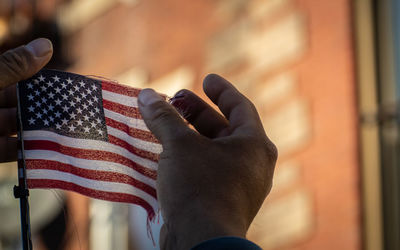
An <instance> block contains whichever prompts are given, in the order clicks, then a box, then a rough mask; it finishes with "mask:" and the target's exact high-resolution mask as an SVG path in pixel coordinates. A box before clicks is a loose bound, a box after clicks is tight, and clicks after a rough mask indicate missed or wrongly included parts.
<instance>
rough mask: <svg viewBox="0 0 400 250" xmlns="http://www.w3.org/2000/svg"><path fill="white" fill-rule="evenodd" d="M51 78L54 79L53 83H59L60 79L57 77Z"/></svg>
mask: <svg viewBox="0 0 400 250" xmlns="http://www.w3.org/2000/svg"><path fill="white" fill-rule="evenodd" d="M52 78H53V79H54V82H59V81H60V78H59V77H58V76H53V77H52Z"/></svg>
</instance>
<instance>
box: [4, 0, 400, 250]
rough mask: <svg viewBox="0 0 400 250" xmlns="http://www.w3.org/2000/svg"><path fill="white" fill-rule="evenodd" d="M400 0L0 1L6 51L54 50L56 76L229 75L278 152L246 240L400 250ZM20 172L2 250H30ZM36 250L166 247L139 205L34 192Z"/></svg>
mask: <svg viewBox="0 0 400 250" xmlns="http://www.w3.org/2000/svg"><path fill="white" fill-rule="evenodd" d="M399 11H400V1H399V0H375V1H374V0H353V1H351V0H330V1H321V0H197V1H185V0H163V1H156V0H64V1H63V0H0V51H1V52H4V51H5V50H7V49H9V48H13V47H16V46H19V45H22V44H25V43H27V42H29V41H30V40H32V39H34V38H37V37H47V38H49V39H51V40H52V42H53V44H54V47H55V54H54V57H53V59H52V61H51V62H50V63H49V65H48V67H49V68H56V69H61V70H67V71H71V72H75V73H79V74H85V75H97V76H103V77H107V78H110V79H115V80H118V81H119V82H120V83H123V84H128V85H131V86H133V87H139V88H142V87H152V88H155V89H156V90H157V91H159V92H162V93H166V94H168V95H170V96H172V95H173V94H174V93H175V92H176V91H177V90H179V89H181V88H187V89H191V90H194V91H195V92H197V93H198V94H199V95H201V96H203V97H204V94H203V93H202V87H201V86H202V79H203V78H204V76H205V75H206V74H207V73H209V72H214V73H218V74H221V75H223V76H224V77H226V78H228V79H229V80H230V81H231V82H233V83H234V84H235V85H236V86H237V87H238V88H239V89H240V90H241V91H243V92H244V93H245V94H246V95H247V96H248V97H249V98H250V99H251V100H252V101H253V102H254V103H255V105H256V106H257V107H258V110H259V112H260V114H261V116H262V120H263V124H264V127H265V130H266V132H267V134H268V135H269V136H270V138H271V139H272V140H273V141H274V142H275V143H276V145H277V146H278V149H279V160H278V165H277V168H276V174H275V179H274V187H273V190H272V192H271V194H270V195H269V197H268V199H267V200H266V201H265V203H264V205H263V207H262V208H261V210H260V212H259V214H258V216H257V217H256V219H255V221H254V223H253V225H252V227H251V228H250V231H249V233H248V238H249V239H250V240H253V241H255V242H256V243H257V244H259V245H260V246H261V247H263V248H264V249H291V250H292V249H293V250H295V249H296V250H297V249H307V250H308V249H310V250H314V249H315V250H317V249H332V250H333V249H335V250H336V249H341V250H346V249H354V250H356V249H367V250H381V249H387V250H389V249H390V250H392V249H400V184H399V183H400V169H399V168H400V163H399V156H400V150H399V149H400V143H399V122H400V119H399V98H400V47H399V45H400V43H399V42H400V17H399V15H398V12H399ZM16 175H17V168H16V164H15V163H6V164H1V165H0V249H1V250H3V249H20V248H21V246H20V242H19V237H20V232H19V206H18V201H16V200H15V199H14V198H13V197H12V192H11V190H12V186H13V185H14V184H15V183H16ZM30 202H31V222H32V230H33V235H34V236H33V239H34V244H35V249H82V250H86V249H97V250H103V249H104V250H108V249H110V250H111V249H121V250H124V249H153V248H158V232H159V228H160V226H161V223H162V221H160V222H159V223H156V224H154V225H153V226H152V231H153V234H154V236H155V239H156V246H153V244H152V242H151V240H150V239H149V237H148V236H147V231H146V213H145V211H144V210H142V209H141V208H140V207H137V206H133V205H127V204H119V203H112V202H104V201H99V200H92V199H88V198H85V197H83V196H80V195H77V194H74V193H67V192H61V191H54V190H53V191H48V190H33V191H32V195H31V197H30ZM194 226H195V225H194Z"/></svg>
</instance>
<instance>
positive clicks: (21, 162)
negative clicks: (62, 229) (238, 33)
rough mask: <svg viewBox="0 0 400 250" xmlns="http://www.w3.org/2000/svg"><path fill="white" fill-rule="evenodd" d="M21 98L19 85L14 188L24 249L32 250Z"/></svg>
mask: <svg viewBox="0 0 400 250" xmlns="http://www.w3.org/2000/svg"><path fill="white" fill-rule="evenodd" d="M19 100H20V96H19V89H18V84H17V102H18V109H17V126H18V133H17V134H18V186H14V197H15V198H16V199H19V204H20V213H21V236H22V249H23V250H32V249H33V248H32V240H31V223H30V217H29V200H28V196H29V190H28V187H27V185H26V169H25V154H24V150H23V149H24V141H23V140H22V131H23V129H22V119H21V106H20V102H19Z"/></svg>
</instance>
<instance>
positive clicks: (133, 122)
mask: <svg viewBox="0 0 400 250" xmlns="http://www.w3.org/2000/svg"><path fill="white" fill-rule="evenodd" d="M104 115H105V117H108V118H111V119H113V120H115V121H117V122H121V123H123V124H126V125H128V126H129V127H132V128H137V129H141V130H145V131H149V129H148V128H147V126H146V124H145V123H144V121H143V120H142V119H136V118H131V117H128V116H124V115H121V114H119V113H117V112H114V111H111V110H108V109H104Z"/></svg>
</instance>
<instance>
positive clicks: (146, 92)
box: [139, 89, 163, 106]
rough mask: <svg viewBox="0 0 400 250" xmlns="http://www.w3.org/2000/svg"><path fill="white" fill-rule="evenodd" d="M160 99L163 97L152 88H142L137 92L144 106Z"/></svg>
mask: <svg viewBox="0 0 400 250" xmlns="http://www.w3.org/2000/svg"><path fill="white" fill-rule="evenodd" d="M162 100H163V98H162V97H161V96H160V95H159V94H157V93H156V92H155V91H154V90H152V89H143V90H142V91H140V93H139V102H140V103H141V104H143V105H145V106H147V105H150V104H153V103H155V102H158V101H162Z"/></svg>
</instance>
